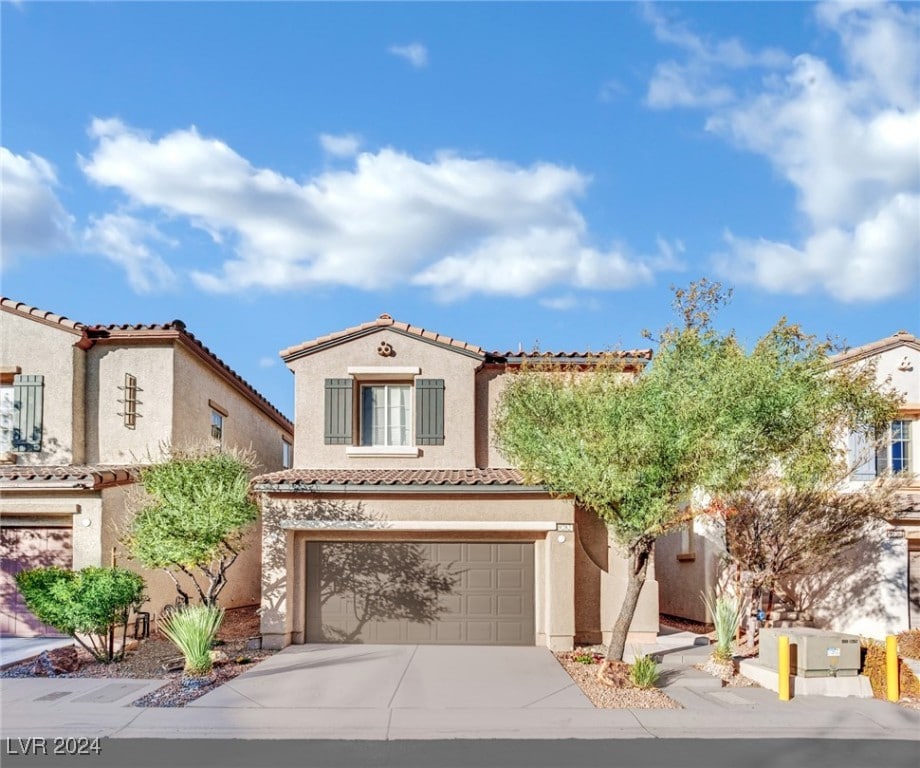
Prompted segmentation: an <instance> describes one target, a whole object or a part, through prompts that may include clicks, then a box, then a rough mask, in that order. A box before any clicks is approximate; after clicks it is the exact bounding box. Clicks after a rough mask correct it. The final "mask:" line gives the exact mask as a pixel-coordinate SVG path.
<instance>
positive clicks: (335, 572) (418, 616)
mask: <svg viewBox="0 0 920 768" xmlns="http://www.w3.org/2000/svg"><path fill="white" fill-rule="evenodd" d="M533 557H534V547H533V543H532V542H508V543H503V542H309V543H308V545H307V610H306V620H307V627H306V636H307V641H308V642H313V643H328V642H346V643H425V644H445V645H454V644H465V645H533V644H534V592H533V590H534V560H533Z"/></svg>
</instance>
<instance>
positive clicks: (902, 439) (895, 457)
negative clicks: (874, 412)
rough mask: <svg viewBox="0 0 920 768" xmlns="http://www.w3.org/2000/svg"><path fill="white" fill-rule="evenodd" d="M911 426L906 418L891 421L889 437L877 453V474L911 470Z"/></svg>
mask: <svg viewBox="0 0 920 768" xmlns="http://www.w3.org/2000/svg"><path fill="white" fill-rule="evenodd" d="M910 426H911V423H910V422H909V421H907V420H906V419H898V420H897V421H892V422H891V425H890V426H889V428H888V436H887V437H888V439H887V440H885V441H884V443H883V444H882V445H880V446H879V448H878V451H876V454H875V471H876V474H882V473H883V472H891V473H893V474H897V473H899V472H909V471H910Z"/></svg>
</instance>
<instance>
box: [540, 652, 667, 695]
mask: <svg viewBox="0 0 920 768" xmlns="http://www.w3.org/2000/svg"><path fill="white" fill-rule="evenodd" d="M577 654H578V652H577V651H576V654H575V655H577ZM555 656H556V659H557V660H558V662H559V663H560V664H561V665H562V668H563V669H564V670H565V671H566V672H568V673H569V676H570V677H571V678H572V679H573V680H574V681H575V682H576V683H577V684H578V687H579V688H581V690H582V691H584V694H585V696H587V697H588V699H590V701H591V703H592V704H593V705H594V706H595V707H598V708H599V709H683V707H681V705H680V704H678V703H677V702H676V701H674V699H672V698H670V697H669V696H668V695H667V694H665V693H664V692H663V691H660V690H658V689H657V688H648V689H645V690H643V689H640V688H636V687H635V686H634V685H632V683H630V682H629V681H628V680H627V681H622V682H621V686H620V687H617V688H611V687H610V686H607V685H604V684H603V683H601V682H600V681H599V680H598V679H597V670H598V663H597V662H595V663H593V664H591V663H589V664H584V663H582V662H580V661H575V659H574V658H573V654H572V652H564V653H557V654H555Z"/></svg>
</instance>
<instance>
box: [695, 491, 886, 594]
mask: <svg viewBox="0 0 920 768" xmlns="http://www.w3.org/2000/svg"><path fill="white" fill-rule="evenodd" d="M898 487H899V484H898V483H897V482H895V481H892V480H891V479H887V480H883V481H882V482H880V483H875V484H873V485H867V486H865V487H863V488H861V489H859V490H848V489H846V488H844V487H842V486H841V485H840V484H838V483H833V482H831V481H827V482H821V483H815V484H813V485H810V486H806V487H798V488H797V487H795V486H791V485H789V484H788V483H787V482H785V480H784V479H783V478H782V477H778V476H776V475H775V474H773V473H767V474H765V475H763V476H761V477H758V478H754V479H753V481H752V482H751V483H750V484H749V485H748V486H746V487H745V488H743V489H741V490H739V491H736V492H734V493H731V494H729V495H727V496H726V497H725V498H722V499H714V500H713V501H712V503H711V504H710V506H709V508H708V509H707V512H708V513H710V514H711V515H712V516H713V517H714V518H715V519H716V520H717V521H718V522H719V523H720V526H721V528H722V531H723V535H724V538H725V550H726V553H727V556H728V559H729V560H730V561H731V562H732V563H734V564H735V565H737V566H738V567H739V568H740V569H741V570H742V571H745V572H746V573H747V574H748V575H749V578H750V586H751V588H752V591H753V596H754V602H755V604H758V605H759V604H760V603H761V602H762V599H763V595H767V600H768V610H770V609H772V604H773V598H774V595H777V594H779V595H780V596H781V597H783V598H784V599H790V600H792V602H793V603H797V600H796V598H795V584H796V582H797V581H798V580H799V579H801V578H803V577H807V576H813V575H815V574H819V573H823V572H824V571H826V570H828V569H829V568H831V567H832V566H833V565H834V563H835V562H836V561H837V560H838V558H839V557H840V555H841V554H843V553H844V552H845V551H846V550H847V549H849V548H850V547H852V546H854V545H855V544H857V543H859V542H860V541H862V540H863V539H864V538H865V537H866V534H867V533H868V531H869V528H870V526H871V524H872V522H873V521H875V520H880V519H883V518H884V516H885V514H886V513H887V512H889V511H890V510H891V508H892V503H893V500H894V499H893V497H894V493H895V491H896V490H897V488H898Z"/></svg>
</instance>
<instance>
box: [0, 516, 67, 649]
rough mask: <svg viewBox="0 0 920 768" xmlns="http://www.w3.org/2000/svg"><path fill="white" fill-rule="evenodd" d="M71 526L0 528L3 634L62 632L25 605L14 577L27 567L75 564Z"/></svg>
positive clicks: (1, 631) (1, 624) (0, 629)
mask: <svg viewBox="0 0 920 768" xmlns="http://www.w3.org/2000/svg"><path fill="white" fill-rule="evenodd" d="M71 549H72V537H71V531H70V529H69V528H39V527H28V528H7V527H4V528H0V635H18V636H20V637H36V636H40V635H59V634H60V633H59V632H58V631H57V630H55V629H53V628H51V627H46V626H45V625H44V624H42V623H41V622H40V621H39V620H38V619H36V618H35V617H34V616H33V615H32V614H31V613H30V612H29V610H28V608H26V606H25V603H24V602H23V600H22V595H21V594H19V590H18V589H17V588H16V581H15V580H14V578H13V577H14V576H15V575H16V574H17V573H19V571H21V570H23V569H25V568H37V567H39V566H46V565H59V566H61V567H62V568H70V567H71V566H72V563H73V555H72V551H71Z"/></svg>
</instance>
